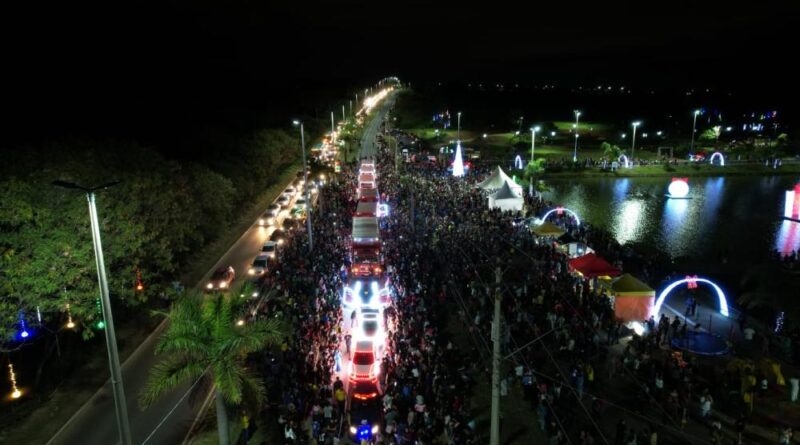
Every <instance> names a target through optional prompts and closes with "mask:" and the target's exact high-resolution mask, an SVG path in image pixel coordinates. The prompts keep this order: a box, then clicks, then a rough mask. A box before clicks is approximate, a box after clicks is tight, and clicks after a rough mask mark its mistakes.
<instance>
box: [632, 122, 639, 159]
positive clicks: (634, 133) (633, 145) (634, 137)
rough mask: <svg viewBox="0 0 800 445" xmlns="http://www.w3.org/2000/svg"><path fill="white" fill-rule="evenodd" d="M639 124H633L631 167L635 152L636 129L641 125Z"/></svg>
mask: <svg viewBox="0 0 800 445" xmlns="http://www.w3.org/2000/svg"><path fill="white" fill-rule="evenodd" d="M641 124H642V123H641V122H638V121H637V122H634V123H633V124H632V125H633V137H632V138H631V165H633V154H634V153H635V151H636V128H637V127H638V126H639V125H641Z"/></svg>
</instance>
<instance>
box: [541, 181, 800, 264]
mask: <svg viewBox="0 0 800 445" xmlns="http://www.w3.org/2000/svg"><path fill="white" fill-rule="evenodd" d="M669 182H670V178H668V177H667V178H614V179H611V178H581V179H558V180H549V181H547V183H548V185H549V186H550V187H551V191H550V192H546V193H545V197H546V198H547V199H550V200H552V201H554V202H555V203H556V204H559V205H563V206H564V207H567V208H569V209H571V210H573V211H575V212H577V213H578V215H579V216H580V218H581V219H582V220H585V221H587V222H589V223H591V224H594V225H599V226H602V227H605V228H606V229H608V230H609V231H610V232H611V234H612V235H613V236H614V237H615V238H616V239H617V241H619V242H620V243H622V244H624V243H628V242H644V243H647V244H656V245H658V246H659V247H660V248H662V249H663V250H665V251H666V252H667V253H668V254H669V255H670V256H672V257H673V258H675V257H679V256H695V257H705V258H715V255H718V254H720V253H721V252H725V253H726V254H728V255H729V256H730V257H731V259H733V260H735V259H737V258H740V259H744V258H745V257H747V256H752V255H757V256H759V257H763V256H765V255H767V254H768V253H769V252H771V251H772V250H775V249H777V250H778V251H781V252H784V253H788V252H791V251H793V250H797V249H800V223H793V222H789V221H783V220H781V219H780V216H781V215H782V212H783V199H784V191H785V190H788V189H790V188H791V187H792V186H793V184H795V183H796V178H793V177H790V176H773V177H728V178H725V177H710V178H694V179H690V180H689V186H690V191H689V197H690V198H691V199H668V198H667V197H666V196H664V193H665V192H666V190H667V186H668V185H669Z"/></svg>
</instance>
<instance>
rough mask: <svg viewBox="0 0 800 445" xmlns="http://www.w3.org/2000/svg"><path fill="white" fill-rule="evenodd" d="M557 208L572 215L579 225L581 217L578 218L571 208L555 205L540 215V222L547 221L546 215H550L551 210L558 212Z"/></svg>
mask: <svg viewBox="0 0 800 445" xmlns="http://www.w3.org/2000/svg"><path fill="white" fill-rule="evenodd" d="M559 210H561V211H564V212H567V213H569V214H570V215H572V216H573V217H574V218H575V222H576V223H578V225H581V219H580V218H578V214H577V213H575V212H573V211H572V210H570V209H568V208H566V207H556V208H555V209H553V210H550V211H549V212H547V213H545V214H544V216H543V217H542V222H545V221H547V217H548V216H550V215H551V214H552V213H553V212H558V211H559Z"/></svg>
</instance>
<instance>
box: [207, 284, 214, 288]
mask: <svg viewBox="0 0 800 445" xmlns="http://www.w3.org/2000/svg"><path fill="white" fill-rule="evenodd" d="M213 288H214V283H208V284H206V289H213Z"/></svg>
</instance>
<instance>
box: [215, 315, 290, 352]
mask: <svg viewBox="0 0 800 445" xmlns="http://www.w3.org/2000/svg"><path fill="white" fill-rule="evenodd" d="M287 334H288V329H287V327H286V325H285V323H283V322H281V321H280V320H277V319H274V318H271V319H267V320H256V321H252V322H250V323H248V324H246V325H244V326H243V327H241V328H239V329H237V330H236V331H235V334H234V335H232V336H230V337H228V338H227V339H225V340H224V341H222V342H221V343H220V348H222V350H223V351H227V352H229V353H238V354H252V353H254V352H258V351H262V350H264V348H267V347H269V346H272V345H277V344H280V342H281V340H283V337H284V336H286V335H287Z"/></svg>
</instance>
